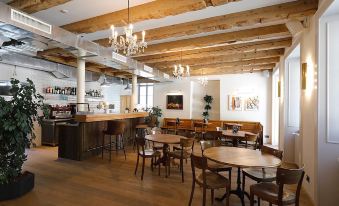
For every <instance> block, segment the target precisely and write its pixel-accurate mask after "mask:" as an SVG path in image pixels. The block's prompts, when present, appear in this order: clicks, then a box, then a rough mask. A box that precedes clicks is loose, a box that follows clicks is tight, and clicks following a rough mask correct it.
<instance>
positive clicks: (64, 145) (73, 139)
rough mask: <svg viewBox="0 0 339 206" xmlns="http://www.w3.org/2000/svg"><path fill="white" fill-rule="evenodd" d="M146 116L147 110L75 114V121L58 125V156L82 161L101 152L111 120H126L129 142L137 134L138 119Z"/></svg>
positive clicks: (126, 138)
mask: <svg viewBox="0 0 339 206" xmlns="http://www.w3.org/2000/svg"><path fill="white" fill-rule="evenodd" d="M146 116H148V113H147V112H133V113H112V114H78V115H75V122H73V123H69V124H65V125H59V126H58V129H59V148H58V157H59V158H66V159H72V160H78V161H81V160H84V159H87V158H89V157H92V156H96V155H99V154H101V146H102V137H103V131H104V130H105V129H106V126H107V121H111V120H120V121H121V120H122V121H126V129H125V134H124V138H125V140H126V141H125V142H126V143H127V142H128V141H129V140H131V139H132V138H133V137H134V135H135V129H134V128H135V125H136V124H138V119H139V118H144V117H146ZM106 141H107V140H106Z"/></svg>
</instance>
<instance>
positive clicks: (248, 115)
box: [220, 73, 272, 136]
mask: <svg viewBox="0 0 339 206" xmlns="http://www.w3.org/2000/svg"><path fill="white" fill-rule="evenodd" d="M232 94H237V95H243V96H256V95H258V96H259V110H258V111H230V110H228V95H232ZM271 100H272V77H271V76H270V77H266V76H264V75H263V74H262V73H252V74H233V75H223V76H222V77H220V119H222V120H239V121H256V122H261V124H262V125H263V126H264V135H270V136H271V123H272V121H271V119H272V104H271Z"/></svg>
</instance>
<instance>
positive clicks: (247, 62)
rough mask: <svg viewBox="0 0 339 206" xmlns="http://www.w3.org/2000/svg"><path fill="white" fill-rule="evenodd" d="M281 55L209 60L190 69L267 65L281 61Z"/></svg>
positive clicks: (168, 68) (169, 71) (164, 70)
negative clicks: (218, 61) (232, 60)
mask: <svg viewBox="0 0 339 206" xmlns="http://www.w3.org/2000/svg"><path fill="white" fill-rule="evenodd" d="M279 60H280V57H268V58H262V59H250V60H242V61H235V62H222V63H215V62H207V63H206V64H202V65H191V66H190V71H191V72H194V71H196V70H202V69H205V68H212V67H213V68H226V67H237V66H259V65H265V64H266V65H267V64H273V63H274V64H275V63H277V62H279ZM161 70H162V71H163V72H167V73H172V71H173V66H172V67H167V68H163V69H161Z"/></svg>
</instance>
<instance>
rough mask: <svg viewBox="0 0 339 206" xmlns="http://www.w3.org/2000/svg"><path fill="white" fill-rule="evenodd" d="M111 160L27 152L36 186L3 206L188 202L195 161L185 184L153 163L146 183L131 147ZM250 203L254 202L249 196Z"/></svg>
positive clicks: (197, 201) (177, 205) (234, 201)
mask: <svg viewBox="0 0 339 206" xmlns="http://www.w3.org/2000/svg"><path fill="white" fill-rule="evenodd" d="M199 149H200V148H198V147H197V148H196V150H199ZM107 158H108V155H107V154H106V159H104V160H101V157H94V158H92V159H90V160H86V161H82V162H77V161H71V160H65V159H58V158H57V148H51V147H41V148H35V149H31V150H29V151H28V161H27V162H26V163H25V170H29V171H31V172H34V173H35V175H36V181H35V183H36V185H35V188H34V190H33V191H32V192H30V193H29V194H27V195H25V196H23V197H21V198H19V199H16V200H12V201H7V202H0V206H39V205H44V206H54V205H58V206H59V205H62V206H68V205H105V206H106V205H114V206H120V205H131V206H133V205H135V206H142V205H148V206H150V205H151V206H158V205H159V206H160V205H161V206H162V205H172V206H181V205H188V200H189V195H190V191H191V178H192V177H191V169H190V164H187V165H186V164H185V177H186V181H185V183H181V178H180V173H179V170H178V169H177V168H172V169H171V176H170V177H169V178H165V176H164V169H163V168H162V171H161V172H162V174H161V176H160V177H159V176H158V174H157V171H154V172H153V173H152V172H151V170H150V167H149V162H148V163H147V167H146V168H145V176H144V181H141V180H140V173H138V175H137V176H135V175H134V167H135V162H136V154H135V153H133V150H132V149H129V150H128V154H127V160H125V159H124V158H123V154H122V153H121V154H119V155H117V156H116V155H115V153H114V155H113V157H112V162H111V163H110V162H108V160H107ZM139 171H140V170H139ZM235 180H236V170H235V169H234V172H233V180H232V182H233V183H232V188H234V187H235ZM247 183H250V182H249V181H248V182H247ZM223 192H224V190H220V191H216V196H221V195H222V194H223ZM201 194H202V192H201V189H200V188H199V187H196V190H195V195H194V200H193V205H201V200H202V197H201ZM209 194H210V193H209V192H208V197H207V203H208V204H207V205H211V204H210V195H209ZM214 205H216V206H217V205H225V202H215V204H214ZM230 205H240V201H239V199H238V198H237V197H236V196H234V195H231V204H230ZM246 205H249V201H248V199H246ZM261 205H268V204H266V203H262V204H261ZM301 205H303V206H310V205H312V204H311V202H310V200H309V199H308V197H307V196H306V195H305V194H304V193H302V195H301Z"/></svg>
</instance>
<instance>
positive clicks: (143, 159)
mask: <svg viewBox="0 0 339 206" xmlns="http://www.w3.org/2000/svg"><path fill="white" fill-rule="evenodd" d="M144 170H145V157H142V172H141V180H143V179H144Z"/></svg>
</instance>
